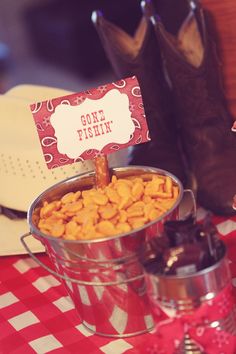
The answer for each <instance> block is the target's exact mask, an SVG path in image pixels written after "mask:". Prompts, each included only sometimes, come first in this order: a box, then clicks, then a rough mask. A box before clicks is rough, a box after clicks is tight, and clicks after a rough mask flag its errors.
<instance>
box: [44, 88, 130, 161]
mask: <svg viewBox="0 0 236 354" xmlns="http://www.w3.org/2000/svg"><path fill="white" fill-rule="evenodd" d="M114 107H115V108H114ZM117 107H119V109H117ZM50 121H51V124H52V127H53V128H54V130H55V136H56V138H57V148H58V151H59V152H60V153H61V154H65V155H67V156H68V157H69V158H73V159H75V158H77V157H78V156H80V155H81V154H82V153H83V152H84V151H86V150H89V149H96V150H98V151H101V150H102V148H103V147H104V146H106V145H107V144H110V143H118V144H126V143H127V142H128V141H129V140H130V136H131V135H132V134H133V132H134V130H135V126H134V123H133V120H132V118H131V112H130V110H129V98H128V96H127V95H126V94H122V93H120V92H119V91H118V90H117V89H112V90H110V91H109V92H108V93H107V94H106V95H105V96H104V97H103V98H100V99H99V100H92V99H89V98H86V99H85V101H84V102H83V103H81V104H80V105H78V106H70V105H68V104H60V105H58V106H57V107H56V109H55V113H53V114H52V115H51V119H50Z"/></svg>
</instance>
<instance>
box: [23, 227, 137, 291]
mask: <svg viewBox="0 0 236 354" xmlns="http://www.w3.org/2000/svg"><path fill="white" fill-rule="evenodd" d="M29 236H32V234H31V232H27V233H25V234H24V235H22V236H21V237H20V240H21V243H22V244H23V246H24V248H25V250H26V251H27V253H28V254H29V255H30V257H31V258H32V259H33V260H34V261H35V262H36V263H37V264H38V265H39V266H41V267H43V268H44V269H45V270H47V271H48V272H49V273H51V274H52V275H54V276H55V277H58V278H61V279H63V280H65V281H67V282H73V283H77V284H81V285H94V286H105V285H120V284H124V283H129V282H132V281H135V280H139V279H142V278H143V277H144V274H140V275H137V276H135V277H133V278H128V279H125V280H119V281H107V282H89V281H85V280H77V279H72V278H69V277H67V276H66V275H62V274H59V273H57V272H55V271H54V270H53V269H51V268H50V267H48V266H47V265H46V264H44V263H43V262H41V261H40V260H39V259H38V257H36V256H35V255H34V253H33V252H32V251H31V249H30V248H29V246H28V245H27V243H26V241H25V239H26V238H27V237H29Z"/></svg>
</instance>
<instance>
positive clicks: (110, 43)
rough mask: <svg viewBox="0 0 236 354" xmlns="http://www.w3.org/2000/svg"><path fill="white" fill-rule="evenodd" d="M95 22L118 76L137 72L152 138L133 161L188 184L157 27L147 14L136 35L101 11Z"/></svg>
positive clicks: (138, 148)
mask: <svg viewBox="0 0 236 354" xmlns="http://www.w3.org/2000/svg"><path fill="white" fill-rule="evenodd" d="M92 21H93V23H94V25H95V28H96V30H97V33H98V35H99V37H100V40H101V43H102V45H103V48H104V50H105V53H106V55H107V57H108V59H109V61H110V63H111V66H112V67H113V70H114V73H115V75H116V78H117V79H122V78H125V77H129V76H133V75H135V76H136V77H137V79H138V81H139V84H140V88H141V92H142V97H143V103H144V108H145V114H146V118H147V122H148V126H149V131H150V137H151V141H150V142H147V143H143V144H139V145H135V146H134V149H133V151H132V155H131V160H130V164H132V165H149V166H153V167H158V168H162V169H165V170H168V171H169V172H171V173H173V174H174V175H176V176H177V177H178V178H179V179H180V180H181V181H182V183H183V184H185V182H186V172H185V166H184V164H183V160H182V154H181V151H180V149H179V146H178V134H177V130H176V125H175V120H174V117H173V115H172V112H171V106H172V103H171V97H170V90H169V88H168V85H167V83H166V80H165V77H164V74H163V68H162V60H161V56H160V51H159V48H158V45H157V40H156V36H155V32H154V29H153V26H152V25H151V23H150V22H149V21H147V20H146V18H145V17H143V18H142V19H141V21H140V23H139V26H138V28H137V30H136V33H135V35H134V37H132V36H130V35H129V34H128V33H127V32H125V31H124V30H122V29H121V28H119V27H117V26H116V25H114V24H113V23H111V22H110V21H108V20H106V19H105V18H104V16H103V15H102V13H101V12H100V11H94V12H93V14H92ZM124 128H125V127H124Z"/></svg>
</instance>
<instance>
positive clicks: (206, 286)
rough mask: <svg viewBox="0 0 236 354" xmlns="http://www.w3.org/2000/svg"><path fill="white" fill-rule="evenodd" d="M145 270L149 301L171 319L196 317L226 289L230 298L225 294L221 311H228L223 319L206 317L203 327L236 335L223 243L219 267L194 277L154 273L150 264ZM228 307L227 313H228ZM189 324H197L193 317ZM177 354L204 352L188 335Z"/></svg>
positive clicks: (229, 275) (235, 313) (233, 304)
mask: <svg viewBox="0 0 236 354" xmlns="http://www.w3.org/2000/svg"><path fill="white" fill-rule="evenodd" d="M144 269H145V278H146V284H147V290H148V294H149V299H150V300H151V301H150V302H151V303H152V306H153V308H156V309H157V311H158V308H159V309H161V310H162V311H164V313H165V314H166V315H167V316H168V317H169V318H170V319H175V318H177V319H178V318H184V316H185V315H194V314H195V313H196V311H197V310H198V309H200V307H201V305H204V304H207V303H208V302H209V301H211V302H213V301H214V299H217V298H216V297H217V296H219V294H223V291H224V290H227V296H228V297H227V296H226V295H225V294H226V293H225V294H224V295H222V297H223V296H224V301H225V304H224V303H223V300H222V299H221V300H222V304H220V306H222V309H221V310H220V312H221V313H223V311H225V314H224V315H222V316H221V317H220V318H214V321H212V320H210V319H209V318H208V317H207V316H206V317H204V323H201V324H200V325H201V326H200V327H201V328H208V327H209V328H215V329H217V330H222V331H225V332H227V333H229V334H232V335H236V312H235V303H234V300H233V294H232V284H231V281H232V279H231V274H230V269H229V261H228V259H227V254H226V248H225V246H224V244H223V243H222V257H221V259H220V260H219V261H218V262H217V263H216V264H214V265H212V266H210V267H208V268H206V269H203V270H201V271H198V272H195V273H193V274H189V275H184V276H178V275H160V274H154V273H153V268H152V270H151V268H150V266H148V262H147V263H146V266H145V267H144ZM221 292H222V293H221ZM231 300H232V301H231ZM227 306H228V311H226V307H227ZM190 318H191V317H190ZM190 321H192V325H194V317H193V318H192V320H190ZM196 322H197V320H196ZM158 325H160V323H158ZM198 325H199V324H198ZM173 336H174V334H173ZM157 341H158V340H157ZM176 353H178V354H202V353H205V351H204V350H202V349H201V348H200V347H199V345H197V344H196V343H195V342H194V341H193V340H192V338H191V337H190V336H189V334H188V333H186V334H185V335H184V338H183V341H182V343H181V344H180V345H179V346H178V350H176Z"/></svg>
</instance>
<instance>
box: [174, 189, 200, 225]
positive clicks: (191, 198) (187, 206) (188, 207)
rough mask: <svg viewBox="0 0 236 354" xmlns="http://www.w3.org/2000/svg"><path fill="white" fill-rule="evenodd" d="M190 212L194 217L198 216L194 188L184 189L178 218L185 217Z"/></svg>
mask: <svg viewBox="0 0 236 354" xmlns="http://www.w3.org/2000/svg"><path fill="white" fill-rule="evenodd" d="M189 214H192V215H193V217H194V219H196V218H197V203H196V199H195V195H194V193H193V191H192V189H184V191H183V198H182V200H181V202H180V204H179V208H178V220H181V219H185V218H186V217H187V216H188V215H189Z"/></svg>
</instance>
